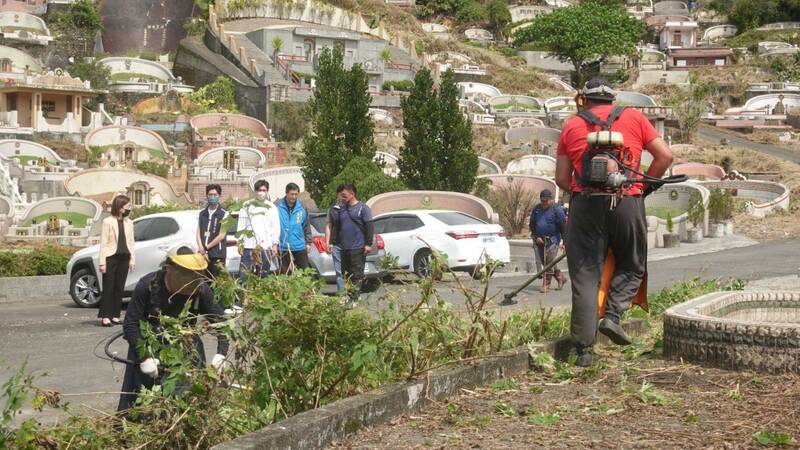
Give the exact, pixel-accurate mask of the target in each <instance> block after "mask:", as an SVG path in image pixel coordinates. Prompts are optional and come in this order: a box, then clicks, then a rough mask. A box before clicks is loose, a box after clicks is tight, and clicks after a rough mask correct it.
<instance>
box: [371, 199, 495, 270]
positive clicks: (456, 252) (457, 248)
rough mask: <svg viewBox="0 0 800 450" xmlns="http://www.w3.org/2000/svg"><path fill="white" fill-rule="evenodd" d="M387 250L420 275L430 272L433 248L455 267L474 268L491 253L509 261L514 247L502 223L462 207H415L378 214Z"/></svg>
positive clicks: (377, 221) (401, 263)
mask: <svg viewBox="0 0 800 450" xmlns="http://www.w3.org/2000/svg"><path fill="white" fill-rule="evenodd" d="M375 233H380V235H381V236H383V241H384V243H385V247H386V253H387V254H388V255H389V256H392V257H397V258H398V265H399V266H400V267H401V268H403V269H408V270H409V271H412V272H414V273H416V274H417V275H419V276H427V275H429V274H430V257H431V254H432V250H436V251H438V252H441V253H443V254H445V255H447V265H448V267H449V268H450V269H452V270H457V271H468V272H474V271H475V268H476V267H477V266H480V265H481V264H482V263H484V262H485V261H486V258H487V257H489V258H491V259H493V260H497V261H500V262H501V263H508V262H509V261H510V259H511V250H510V247H509V245H508V239H506V234H505V232H504V231H503V227H501V226H500V225H495V224H489V223H486V222H484V221H482V220H480V219H477V218H475V217H472V216H470V215H468V214H465V213H462V212H458V211H447V210H412V211H398V212H391V213H385V214H380V215H378V216H376V217H375Z"/></svg>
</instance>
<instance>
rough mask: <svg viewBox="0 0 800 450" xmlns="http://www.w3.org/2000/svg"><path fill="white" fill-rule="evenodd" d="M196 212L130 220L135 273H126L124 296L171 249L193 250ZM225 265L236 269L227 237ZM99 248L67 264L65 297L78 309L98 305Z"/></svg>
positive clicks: (85, 251) (236, 259)
mask: <svg viewBox="0 0 800 450" xmlns="http://www.w3.org/2000/svg"><path fill="white" fill-rule="evenodd" d="M199 212H200V211H199V210H191V211H173V212H166V213H159V214H151V215H148V216H144V217H140V218H138V219H136V220H134V221H133V240H134V250H133V251H134V254H135V255H136V270H134V271H133V272H130V273H129V274H128V278H127V280H126V281H125V290H124V294H123V295H124V296H125V297H130V295H131V293H132V292H133V289H134V287H136V283H138V282H139V279H140V278H142V277H143V276H145V275H147V274H148V273H150V272H154V271H156V270H158V269H159V267H160V265H161V263H162V262H164V260H165V259H166V256H167V252H168V251H170V250H171V249H174V248H179V247H189V248H191V249H192V250H197V242H196V240H195V233H196V232H197V216H198V214H199ZM226 243H227V246H228V250H227V259H226V261H225V265H226V266H227V268H228V270H229V271H232V272H236V271H238V270H239V253H238V252H237V251H236V240H235V238H231V236H230V235H229V236H228V238H227V239H226ZM99 256H100V246H99V245H94V246H91V247H87V248H85V249H83V250H79V251H77V252H76V253H75V254H74V255H72V258H70V260H69V262H68V263H67V274H68V275H69V279H70V282H69V294H70V296H71V297H72V300H73V301H75V303H77V304H78V306H81V307H84V308H91V307H95V306H98V305H99V304H100V295H101V292H102V290H103V280H102V277H101V276H100V269H99Z"/></svg>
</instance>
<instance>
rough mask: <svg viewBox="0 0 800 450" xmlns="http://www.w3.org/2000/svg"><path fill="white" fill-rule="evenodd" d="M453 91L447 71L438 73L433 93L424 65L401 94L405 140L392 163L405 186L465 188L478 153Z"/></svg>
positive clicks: (451, 76) (471, 182) (452, 77)
mask: <svg viewBox="0 0 800 450" xmlns="http://www.w3.org/2000/svg"><path fill="white" fill-rule="evenodd" d="M458 97H459V96H458V87H457V85H456V82H455V75H454V74H453V72H452V71H450V70H448V71H447V72H445V74H444V75H443V76H442V83H441V87H440V89H439V92H438V93H437V92H436V91H435V90H434V88H433V79H432V78H431V74H430V71H428V70H427V69H422V70H420V71H419V72H417V75H416V77H415V79H414V87H413V88H412V89H411V94H410V95H409V96H408V97H406V98H404V99H403V100H401V104H400V106H401V108H402V110H403V126H404V128H405V130H404V133H403V135H404V138H405V143H404V144H403V147H402V148H401V149H400V158H399V161H398V162H397V166H398V168H399V169H400V177H401V178H402V179H403V181H404V182H405V183H406V184H407V185H408V186H409V187H410V188H412V189H431V190H438V191H457V192H470V191H471V190H472V188H473V186H474V185H475V177H476V176H477V173H478V156H477V155H476V154H475V151H474V149H473V148H472V127H471V125H470V123H469V121H468V120H467V119H466V118H465V117H464V115H463V114H462V113H461V111H460V110H459V107H458Z"/></svg>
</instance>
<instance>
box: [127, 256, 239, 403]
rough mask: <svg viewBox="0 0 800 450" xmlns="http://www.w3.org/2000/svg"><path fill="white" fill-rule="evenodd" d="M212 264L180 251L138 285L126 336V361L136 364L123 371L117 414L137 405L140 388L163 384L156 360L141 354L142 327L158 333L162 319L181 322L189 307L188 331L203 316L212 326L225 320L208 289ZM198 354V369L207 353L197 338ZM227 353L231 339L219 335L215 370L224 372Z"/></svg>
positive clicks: (213, 362)
mask: <svg viewBox="0 0 800 450" xmlns="http://www.w3.org/2000/svg"><path fill="white" fill-rule="evenodd" d="M207 267H208V263H207V262H206V260H205V258H204V257H203V256H202V255H199V254H196V253H194V252H193V251H192V250H191V249H189V248H186V247H182V248H179V249H178V250H177V251H171V252H170V254H169V255H168V256H167V260H166V262H165V263H164V266H163V267H162V268H161V270H158V271H156V272H153V273H150V274H148V275H145V276H144V277H142V279H141V280H139V282H138V283H137V284H136V288H135V289H134V291H133V296H132V297H131V302H130V304H129V305H128V312H127V313H126V314H125V322H124V323H123V333H124V336H125V340H126V341H128V358H127V359H128V360H129V361H133V362H134V363H135V365H133V364H127V365H126V366H125V376H124V378H123V380H122V395H121V396H120V399H119V406H118V410H119V411H122V410H126V409H129V408H131V407H133V406H134V405H135V404H136V398H137V396H138V394H139V392H140V391H141V389H142V387H147V388H151V387H152V386H153V383H154V381H155V380H157V379H159V375H163V374H159V367H158V364H159V361H158V359H157V357H158V355H154V354H143V353H144V351H143V350H142V349H141V348H140V344H139V342H140V339H141V337H142V336H141V323H142V322H143V321H147V322H148V323H149V324H150V325H151V326H152V327H153V329H158V327H159V325H160V317H161V316H168V317H178V316H179V315H180V314H181V312H182V311H183V309H184V307H185V306H186V304H187V302H191V305H190V306H189V313H190V314H191V316H192V317H193V318H192V320H191V322H190V323H189V325H190V326H192V325H194V324H195V322H196V318H195V317H196V316H197V315H201V314H202V315H204V316H205V317H206V319H208V320H209V321H210V322H219V321H222V320H224V313H223V310H222V307H221V306H220V305H219V304H218V303H217V302H215V301H214V294H213V292H212V291H211V289H210V288H209V287H208V284H206V278H205V276H204V275H203V274H204V273H205V270H206V268H207ZM194 344H195V350H196V354H195V355H194V356H195V358H194V364H195V366H196V367H198V368H203V367H204V366H205V362H206V358H205V350H204V348H203V342H202V341H201V340H200V337H199V336H195V339H194ZM227 353H228V340H227V338H226V337H225V335H223V334H219V335H218V336H217V354H216V355H214V358H213V359H212V360H211V365H212V366H213V367H214V369H216V370H220V369H221V368H222V366H223V364H224V363H225V355H226V354H227Z"/></svg>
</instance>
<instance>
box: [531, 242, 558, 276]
mask: <svg viewBox="0 0 800 450" xmlns="http://www.w3.org/2000/svg"><path fill="white" fill-rule="evenodd" d="M533 248H534V249H535V250H536V259H537V261H536V262H537V263H540V264H541V266H540V268H539V270H542V269H544V266H546V265H548V264H550V263H551V262H553V260H555V259H556V258H557V257H558V244H552V245H548V246H544V245H539V244H537V243H536V242H534V243H533ZM560 272H561V270H560V269H559V268H558V264H556V265H555V266H553V267H552V268H551V269H550V270H548V271H547V275H550V276H553V273H560Z"/></svg>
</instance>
